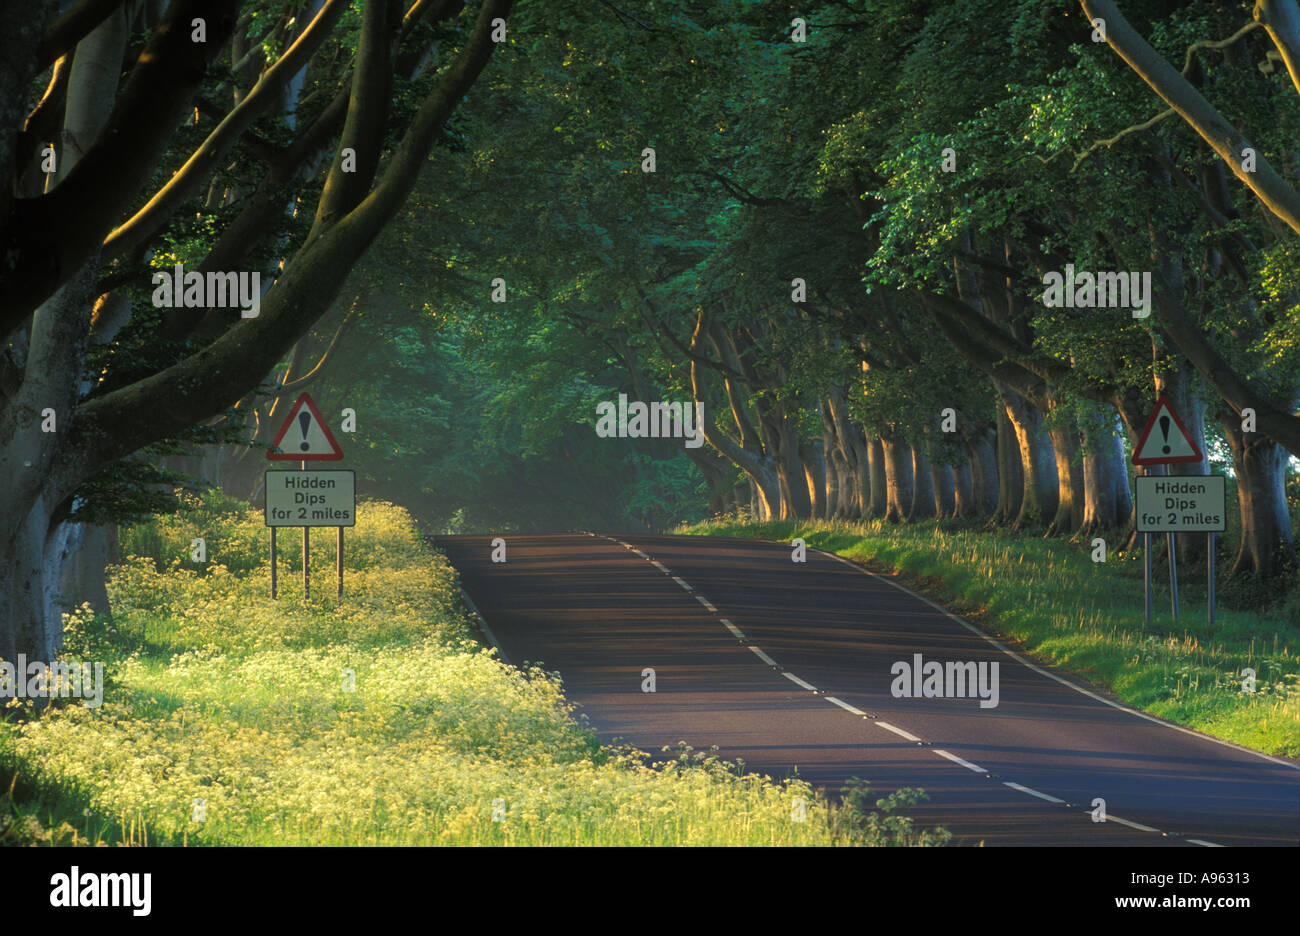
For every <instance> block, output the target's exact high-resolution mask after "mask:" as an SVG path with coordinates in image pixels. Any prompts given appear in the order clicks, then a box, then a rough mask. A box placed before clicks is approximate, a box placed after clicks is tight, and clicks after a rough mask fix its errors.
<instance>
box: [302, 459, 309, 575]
mask: <svg viewBox="0 0 1300 936" xmlns="http://www.w3.org/2000/svg"><path fill="white" fill-rule="evenodd" d="M301 464H302V470H303V471H306V470H307V462H306V460H303V461H302V462H301ZM310 558H311V527H309V526H304V527H303V528H302V600H303V601H306V600H307V599H308V598H310V597H311V569H310V567H309V565H308V561H309V559H310Z"/></svg>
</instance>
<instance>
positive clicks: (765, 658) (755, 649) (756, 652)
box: [749, 644, 776, 666]
mask: <svg viewBox="0 0 1300 936" xmlns="http://www.w3.org/2000/svg"><path fill="white" fill-rule="evenodd" d="M749 649H750V650H751V651H753V653H754V656H756V657H758V658H759V659H760V660H762V661H763V662H764V663H766V664H767V665H768V666H776V660H774V659H772V658H771V657H770V656H768V655H767V654H766V653H764V652H763V651H762V650H760V649H758V647H755V646H754V645H753V644H750V645H749Z"/></svg>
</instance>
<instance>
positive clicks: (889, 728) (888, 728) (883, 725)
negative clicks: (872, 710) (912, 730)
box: [876, 721, 921, 742]
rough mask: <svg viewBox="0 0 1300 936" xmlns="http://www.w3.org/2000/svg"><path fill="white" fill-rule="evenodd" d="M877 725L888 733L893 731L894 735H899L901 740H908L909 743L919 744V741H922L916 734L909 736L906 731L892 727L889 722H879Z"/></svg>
mask: <svg viewBox="0 0 1300 936" xmlns="http://www.w3.org/2000/svg"><path fill="white" fill-rule="evenodd" d="M876 724H877V725H879V726H880V727H881V728H884V729H885V730H886V731H892V732H893V733H894V734H896V735H898V736H899V737H900V738H906V739H907V740H908V741H917V742H919V741H920V740H921V739H920V738H918V737H917V736H916V735H914V734H908V733H907V732H906V731H904V730H903V729H902V728H896V727H894V726H893V725H891V724H890V723H889V722H884V721H877V722H876Z"/></svg>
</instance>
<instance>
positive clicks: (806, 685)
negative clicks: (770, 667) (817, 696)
mask: <svg viewBox="0 0 1300 936" xmlns="http://www.w3.org/2000/svg"><path fill="white" fill-rule="evenodd" d="M781 675H782V676H784V677H785V678H786V679H788V680H790V682H792V683H795V684H796V685H799V686H803V687H804V688H805V689H807V690H808V691H809V692H816V691H817V687H816V686H814V685H813V684H812V683H809V682H804V681H803V680H802V679H800V678H799V677H798V676H796V675H795V674H794V673H787V672H784V671H783V672H782V673H781Z"/></svg>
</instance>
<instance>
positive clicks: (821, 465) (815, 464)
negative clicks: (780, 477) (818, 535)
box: [799, 441, 830, 520]
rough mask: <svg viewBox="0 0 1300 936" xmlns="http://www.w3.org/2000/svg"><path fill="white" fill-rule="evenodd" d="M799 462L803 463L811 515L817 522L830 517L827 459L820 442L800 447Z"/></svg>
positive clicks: (805, 488)
mask: <svg viewBox="0 0 1300 936" xmlns="http://www.w3.org/2000/svg"><path fill="white" fill-rule="evenodd" d="M799 460H800V461H801V462H802V463H803V475H804V490H805V491H807V492H808V505H809V514H810V515H811V516H812V517H813V519H815V520H825V519H826V518H827V517H829V516H830V511H829V508H828V504H829V501H828V500H827V499H826V476H827V471H826V459H825V458H824V457H823V455H822V444H821V442H820V441H812V442H805V443H804V444H803V445H801V446H799Z"/></svg>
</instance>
